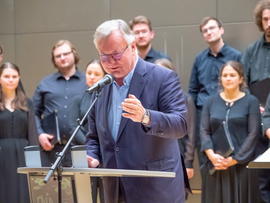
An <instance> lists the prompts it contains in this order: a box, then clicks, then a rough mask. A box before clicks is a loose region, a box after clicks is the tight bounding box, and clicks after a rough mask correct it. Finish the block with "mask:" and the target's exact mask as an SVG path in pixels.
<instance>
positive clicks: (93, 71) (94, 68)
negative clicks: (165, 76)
mask: <svg viewBox="0 0 270 203" xmlns="http://www.w3.org/2000/svg"><path fill="white" fill-rule="evenodd" d="M104 75H105V71H104V70H103V68H102V66H101V64H100V62H99V60H97V59H93V60H92V61H90V62H89V63H88V64H87V66H86V73H85V77H86V83H87V85H88V86H89V87H91V86H92V85H93V84H95V83H96V82H98V81H99V80H100V79H102V78H103V77H104ZM91 97H92V93H88V92H85V93H84V94H83V95H82V96H76V97H75V98H74V99H73V101H72V104H71V108H70V109H71V113H70V119H69V125H70V127H71V132H70V134H72V133H73V132H74V131H75V129H76V127H77V125H78V124H77V119H78V118H79V119H82V118H83V116H84V115H85V113H86V112H87V110H88V108H89V107H90V105H91V101H92V98H91ZM87 132H88V125H87V119H86V121H85V123H84V125H83V126H82V127H81V128H80V129H79V131H78V132H77V134H76V136H75V138H74V140H73V141H72V144H73V145H84V144H85V140H86V134H87ZM91 182H92V199H93V203H96V202H97V188H98V187H99V193H100V202H101V203H102V202H104V197H103V189H102V181H101V178H99V177H91Z"/></svg>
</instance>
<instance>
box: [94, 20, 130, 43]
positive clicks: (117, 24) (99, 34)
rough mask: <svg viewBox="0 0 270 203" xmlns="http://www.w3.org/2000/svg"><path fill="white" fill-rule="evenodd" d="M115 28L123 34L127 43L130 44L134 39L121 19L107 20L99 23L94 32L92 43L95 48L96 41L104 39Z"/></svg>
mask: <svg viewBox="0 0 270 203" xmlns="http://www.w3.org/2000/svg"><path fill="white" fill-rule="evenodd" d="M116 30H119V31H120V32H121V33H122V34H123V36H124V38H125V40H126V41H127V43H128V44H131V43H132V42H134V41H135V37H134V34H133V32H132V30H131V29H130V28H129V26H128V25H127V23H126V22H125V21H123V20H121V19H116V20H109V21H105V22H104V23H102V24H101V25H99V26H98V27H97V29H96V32H95V34H94V44H95V46H96V48H97V41H99V40H101V39H104V38H105V37H107V36H108V35H110V34H111V33H112V32H113V31H116Z"/></svg>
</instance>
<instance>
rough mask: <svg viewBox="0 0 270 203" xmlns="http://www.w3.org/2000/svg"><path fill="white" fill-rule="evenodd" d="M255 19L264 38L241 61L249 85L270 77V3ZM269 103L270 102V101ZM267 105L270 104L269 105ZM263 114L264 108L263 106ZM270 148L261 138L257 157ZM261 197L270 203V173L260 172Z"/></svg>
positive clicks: (265, 132)
mask: <svg viewBox="0 0 270 203" xmlns="http://www.w3.org/2000/svg"><path fill="white" fill-rule="evenodd" d="M254 19H255V23H256V25H257V26H258V28H259V30H260V31H261V32H263V35H262V37H261V38H260V39H259V40H257V41H256V42H253V43H252V44H250V45H249V46H248V48H247V50H246V51H245V53H244V55H243V58H242V60H241V62H242V64H243V65H244V68H245V73H246V76H247V83H248V85H249V86H250V85H251V84H253V83H255V82H258V81H261V80H263V79H265V78H267V77H269V76H270V1H269V0H262V1H260V2H259V3H258V4H257V5H256V7H255V9H254ZM268 101H269V100H268ZM266 105H268V107H269V104H268V103H267V104H266ZM260 108H261V112H263V111H264V107H263V106H261V107H260ZM268 114H269V108H267V112H266V113H264V114H263V118H262V120H263V125H264V126H263V135H269V131H268V130H269V129H268V128H269V118H268ZM268 147H269V139H268V137H267V136H260V137H259V142H258V146H257V155H259V154H262V153H263V152H265V151H266V150H267V149H268ZM259 183H260V195H261V201H260V202H262V203H269V202H270V171H269V170H268V169H260V170H259Z"/></svg>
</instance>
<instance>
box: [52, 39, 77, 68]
mask: <svg viewBox="0 0 270 203" xmlns="http://www.w3.org/2000/svg"><path fill="white" fill-rule="evenodd" d="M63 44H67V45H68V46H69V47H70V48H71V51H72V53H73V55H74V58H75V64H76V65H77V64H78V63H79V60H80V57H79V54H78V52H77V50H76V49H75V47H74V46H73V45H72V44H71V43H70V41H68V40H59V41H57V42H56V44H55V45H54V46H53V48H52V63H53V65H54V66H55V67H56V68H57V66H56V63H55V60H54V54H53V52H54V50H55V49H56V48H57V47H60V46H62V45H63Z"/></svg>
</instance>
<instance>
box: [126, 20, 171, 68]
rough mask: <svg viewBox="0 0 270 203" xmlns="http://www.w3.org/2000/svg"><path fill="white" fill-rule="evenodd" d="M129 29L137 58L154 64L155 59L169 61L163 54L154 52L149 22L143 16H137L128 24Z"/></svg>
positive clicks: (152, 33) (152, 32)
mask: <svg viewBox="0 0 270 203" xmlns="http://www.w3.org/2000/svg"><path fill="white" fill-rule="evenodd" d="M129 26H130V29H131V30H132V31H133V33H134V36H135V42H136V47H137V49H138V53H139V56H140V57H141V58H142V59H144V60H145V61H148V62H151V63H154V62H155V61H156V60H157V59H160V58H166V59H169V60H170V61H171V59H170V58H169V57H168V56H167V55H166V54H164V53H162V52H159V51H157V50H155V49H154V48H153V47H152V45H151V41H152V39H153V38H154V36H155V32H154V30H153V29H152V23H151V21H150V20H149V19H148V18H147V17H145V16H137V17H135V18H134V19H133V20H131V21H130V22H129Z"/></svg>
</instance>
